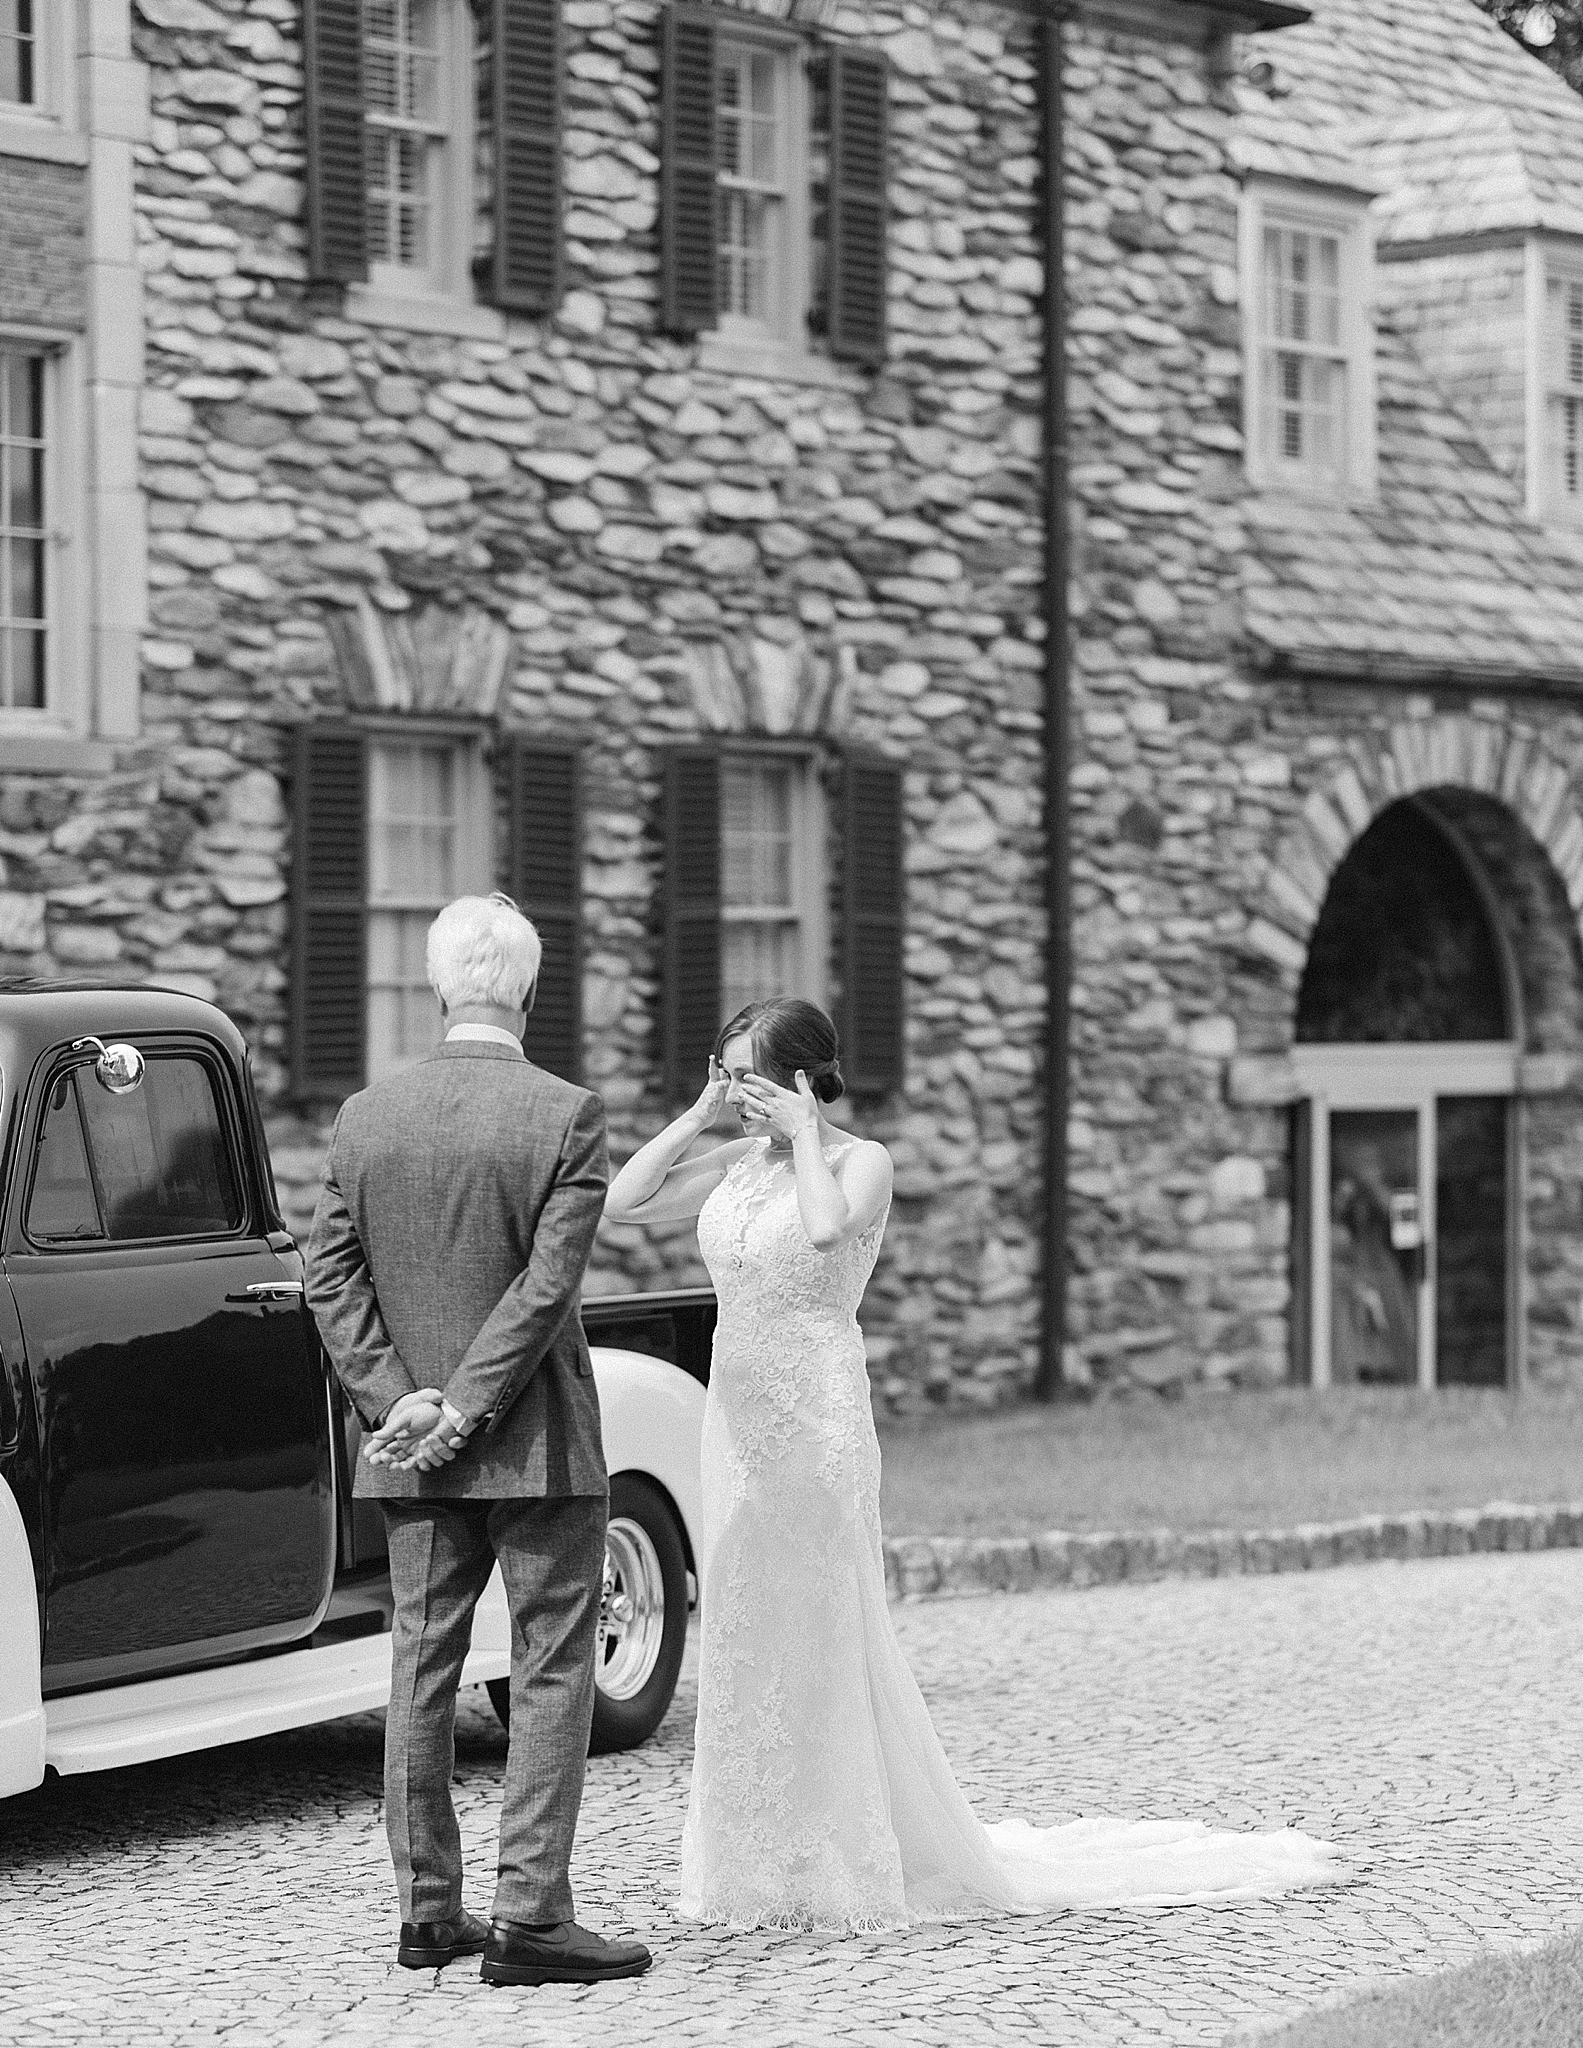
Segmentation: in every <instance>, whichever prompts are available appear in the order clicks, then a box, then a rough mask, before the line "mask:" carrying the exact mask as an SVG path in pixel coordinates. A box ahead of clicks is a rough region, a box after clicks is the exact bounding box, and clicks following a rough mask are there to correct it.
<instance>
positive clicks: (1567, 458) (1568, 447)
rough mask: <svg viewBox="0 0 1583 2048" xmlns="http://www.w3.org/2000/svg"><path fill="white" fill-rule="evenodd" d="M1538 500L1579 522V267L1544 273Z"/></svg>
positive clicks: (1582, 440)
mask: <svg viewBox="0 0 1583 2048" xmlns="http://www.w3.org/2000/svg"><path fill="white" fill-rule="evenodd" d="M1541 346H1542V349H1543V361H1544V443H1545V445H1544V450H1543V456H1542V459H1541V462H1540V473H1541V480H1542V482H1541V489H1542V503H1543V507H1544V510H1545V512H1546V513H1547V514H1549V515H1550V516H1551V517H1552V518H1558V519H1562V520H1565V521H1566V522H1567V523H1568V524H1571V523H1573V522H1576V523H1578V524H1583V273H1572V274H1568V273H1567V272H1565V271H1562V272H1557V271H1554V270H1552V271H1551V272H1550V273H1549V275H1548V276H1547V277H1546V279H1545V322H1544V336H1543V341H1542V344H1541Z"/></svg>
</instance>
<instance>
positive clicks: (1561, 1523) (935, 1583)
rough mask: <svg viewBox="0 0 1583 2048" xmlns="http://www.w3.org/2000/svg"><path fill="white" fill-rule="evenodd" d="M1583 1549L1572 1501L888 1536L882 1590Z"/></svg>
mask: <svg viewBox="0 0 1583 2048" xmlns="http://www.w3.org/2000/svg"><path fill="white" fill-rule="evenodd" d="M1580 1549H1583V1503H1573V1504H1571V1505H1562V1506H1557V1507H1524V1506H1518V1505H1514V1504H1513V1503H1511V1502H1509V1501H1491V1502H1490V1504H1489V1505H1488V1507H1483V1508H1458V1509H1455V1510H1453V1511H1452V1512H1450V1513H1436V1514H1406V1515H1362V1516H1359V1517H1358V1518H1357V1519H1356V1520H1354V1521H1349V1522H1307V1523H1302V1524H1300V1525H1299V1526H1297V1527H1295V1528H1291V1529H1199V1530H1190V1531H1187V1532H1184V1533H1178V1532H1177V1531H1176V1530H1174V1529H1132V1530H1125V1531H1118V1532H1112V1531H1110V1530H1097V1531H1095V1532H1093V1533H1092V1534H1089V1535H1082V1536H1077V1535H1072V1534H1070V1533H1069V1532H1068V1531H1066V1530H1064V1529H1051V1530H1049V1531H1047V1532H1046V1533H1045V1534H1044V1535H1042V1536H897V1537H893V1538H891V1539H890V1540H889V1541H888V1542H887V1543H886V1545H885V1583H886V1588H887V1590H888V1592H889V1593H890V1596H891V1598H892V1599H899V1600H923V1599H930V1598H934V1597H939V1596H942V1595H952V1594H955V1595H961V1594H969V1593H1026V1592H1033V1591H1039V1590H1047V1589H1048V1588H1050V1587H1056V1586H1059V1587H1070V1588H1072V1589H1074V1590H1075V1589H1081V1588H1084V1587H1088V1586H1117V1585H1123V1584H1126V1585H1137V1584H1141V1583H1143V1582H1146V1581H1148V1580H1151V1579H1225V1578H1241V1577H1257V1576H1266V1575H1268V1574H1270V1573H1273V1572H1311V1571H1323V1570H1325V1569H1327V1568H1328V1567H1329V1566H1331V1565H1341V1564H1382V1563H1406V1562H1408V1561H1409V1560H1414V1559H1420V1558H1432V1557H1467V1556H1469V1555H1471V1554H1473V1553H1475V1552H1486V1553H1487V1552H1491V1551H1518V1550H1580Z"/></svg>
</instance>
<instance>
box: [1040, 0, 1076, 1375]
mask: <svg viewBox="0 0 1583 2048" xmlns="http://www.w3.org/2000/svg"><path fill="white" fill-rule="evenodd" d="M1067 12H1068V6H1067V4H1066V0H1045V5H1044V7H1043V8H1042V9H1041V10H1040V13H1039V15H1038V17H1037V20H1038V35H1039V108H1040V126H1039V155H1040V197H1041V207H1040V214H1041V221H1040V226H1041V230H1042V235H1043V242H1044V476H1043V491H1044V506H1043V510H1044V701H1043V713H1044V717H1043V731H1044V915H1045V941H1044V984H1045V990H1046V1003H1047V1006H1048V1017H1047V1023H1046V1029H1045V1055H1044V1104H1043V1111H1044V1129H1043V1137H1044V1234H1043V1243H1042V1246H1041V1261H1040V1266H1041V1273H1042V1281H1043V1288H1042V1293H1043V1299H1042V1304H1041V1308H1042V1314H1041V1319H1040V1344H1039V1369H1038V1373H1037V1375H1036V1376H1035V1379H1034V1383H1033V1394H1034V1398H1035V1400H1038V1401H1054V1400H1056V1399H1058V1398H1059V1397H1060V1395H1061V1394H1062V1393H1063V1392H1064V1391H1066V1380H1065V1373H1064V1371H1063V1367H1062V1360H1063V1356H1064V1353H1065V1350H1066V1329H1067V1246H1066V1226H1067V1149H1066V1127H1067V1113H1068V1107H1069V1091H1070V1079H1069V1067H1070V1061H1071V1009H1072V813H1071V779H1070V771H1071V738H1070V710H1069V697H1070V687H1069V686H1070V666H1069V654H1068V646H1067V641H1068V636H1069V632H1070V627H1071V617H1070V606H1069V601H1068V578H1069V574H1070V548H1069V541H1068V527H1067V446H1066V433H1067V419H1066V167H1065V144H1066V135H1065V129H1066V123H1065V105H1064V102H1065V94H1066V62H1065V49H1064V33H1063V31H1064V27H1065V21H1066V16H1067Z"/></svg>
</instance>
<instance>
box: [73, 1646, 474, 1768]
mask: <svg viewBox="0 0 1583 2048" xmlns="http://www.w3.org/2000/svg"><path fill="white" fill-rule="evenodd" d="M479 1633H480V1631H478V1630H475V1632H474V1639H473V1648H472V1650H471V1651H470V1652H469V1654H468V1658H467V1662H466V1664H465V1665H464V1666H463V1667H462V1683H463V1685H481V1684H482V1683H483V1682H484V1681H485V1679H489V1678H504V1677H505V1676H506V1675H507V1673H508V1672H509V1671H510V1669H511V1653H510V1651H509V1649H494V1648H489V1649H481V1648H480V1647H479V1645H478V1635H479ZM389 1697H390V1637H389V1636H388V1635H377V1636H360V1637H358V1638H356V1639H355V1640H353V1641H352V1642H345V1643H326V1644H325V1645H323V1646H322V1647H321V1648H319V1649H316V1650H289V1651H287V1652H286V1653H285V1654H284V1655H283V1656H278V1657H270V1658H267V1659H263V1660H257V1659H255V1660H254V1661H253V1662H252V1663H248V1664H225V1665H221V1666H220V1667H219V1668H218V1669H216V1670H211V1671H192V1672H188V1673H186V1674H185V1675H183V1676H181V1677H178V1678H151V1679H146V1680H144V1681H143V1682H141V1683H140V1684H136V1685H118V1686H112V1687H110V1688H109V1689H108V1690H106V1691H102V1692H84V1693H73V1694H71V1695H69V1696H68V1697H66V1698H64V1699H56V1700H46V1701H45V1702H44V1719H45V1735H44V1761H45V1763H46V1764H47V1765H49V1766H50V1767H51V1768H52V1769H54V1770H57V1771H59V1772H61V1774H62V1775H63V1776H67V1775H70V1774H71V1773H73V1772H77V1771H107V1770H115V1769H117V1768H118V1767H120V1766H121V1765H124V1764H142V1763H148V1762H150V1761H152V1760H153V1759H154V1758H155V1757H162V1756H182V1755H185V1754H186V1752H187V1751H189V1750H193V1749H213V1748H215V1747H216V1746H217V1745H218V1744H220V1743H224V1742H248V1741H251V1740H252V1738H253V1737H254V1736H256V1735H274V1734H277V1733H278V1732H279V1731H280V1730H281V1729H282V1728H302V1727H306V1726H307V1725H308V1724H309V1723H311V1722H314V1721H333V1720H336V1719H338V1718H339V1717H340V1716H341V1715H343V1714H366V1713H367V1712H369V1710H370V1709H371V1708H374V1707H383V1706H384V1705H385V1703H386V1701H387V1700H388V1699H389Z"/></svg>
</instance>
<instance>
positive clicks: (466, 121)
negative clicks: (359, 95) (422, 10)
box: [347, 0, 505, 339]
mask: <svg viewBox="0 0 1583 2048" xmlns="http://www.w3.org/2000/svg"><path fill="white" fill-rule="evenodd" d="M438 14H439V45H438V47H439V52H440V79H439V113H438V118H437V119H436V121H435V122H434V124H433V128H432V130H431V131H430V132H431V133H432V135H433V137H434V140H435V147H434V149H433V151H432V153H431V167H432V169H433V172H434V195H433V200H432V204H431V207H430V216H429V231H430V247H431V252H432V254H431V260H430V261H429V262H428V263H427V264H423V265H417V264H406V263H392V262H377V263H376V262H373V261H370V263H369V266H368V280H367V282H366V283H362V284H354V285H352V286H351V287H350V288H349V290H348V294H347V312H348V315H349V317H351V318H352V319H361V320H366V321H368V322H370V323H371V324H373V325H377V326H389V327H408V328H414V329H418V330H420V331H422V330H427V331H433V332H437V333H454V334H464V335H476V336H479V337H481V338H486V339H493V338H498V337H499V336H501V335H503V334H504V331H505V325H504V322H503V320H502V319H501V316H500V314H499V312H498V311H497V310H496V309H495V308H494V307H491V306H482V305H479V304H477V302H476V293H475V290H474V281H473V215H474V205H475V198H476V194H475V189H474V156H475V147H476V134H475V126H476V124H475V115H474V91H475V66H476V60H477V46H476V37H475V33H474V26H473V10H472V7H471V5H470V4H469V0H439V9H438ZM364 123H365V128H366V129H367V130H368V131H369V132H372V131H373V130H375V129H377V128H379V127H381V126H384V125H386V124H385V123H383V122H381V120H380V119H379V118H378V116H377V115H376V114H375V113H374V112H373V110H372V109H371V108H370V107H368V106H367V105H365V107H364ZM364 179H365V184H364V195H365V205H366V204H367V189H368V188H367V183H366V180H367V167H366V162H365V168H364Z"/></svg>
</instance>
